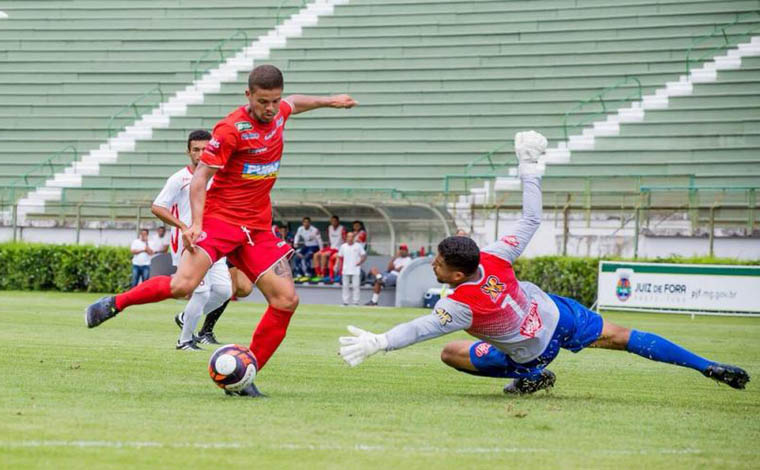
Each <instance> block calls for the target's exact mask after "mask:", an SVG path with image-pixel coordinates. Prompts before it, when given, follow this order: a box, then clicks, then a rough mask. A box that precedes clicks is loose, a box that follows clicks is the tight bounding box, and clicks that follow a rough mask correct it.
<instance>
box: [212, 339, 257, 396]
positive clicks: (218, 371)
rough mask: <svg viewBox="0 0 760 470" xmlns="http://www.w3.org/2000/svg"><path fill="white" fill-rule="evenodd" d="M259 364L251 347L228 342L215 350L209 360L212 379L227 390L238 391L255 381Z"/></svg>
mask: <svg viewBox="0 0 760 470" xmlns="http://www.w3.org/2000/svg"><path fill="white" fill-rule="evenodd" d="M257 368H258V364H257V363H256V357H255V356H254V355H253V353H252V352H251V350H250V349H248V348H246V347H245V346H241V345H239V344H226V345H224V346H222V347H221V348H219V349H217V350H216V351H214V354H212V355H211V359H209V361H208V374H209V375H210V376H211V380H213V381H214V383H215V384H216V385H217V386H219V387H220V388H223V389H225V390H229V391H230V392H238V391H240V390H242V389H243V388H245V387H246V386H247V385H248V384H250V383H251V382H253V379H254V377H256V370H257Z"/></svg>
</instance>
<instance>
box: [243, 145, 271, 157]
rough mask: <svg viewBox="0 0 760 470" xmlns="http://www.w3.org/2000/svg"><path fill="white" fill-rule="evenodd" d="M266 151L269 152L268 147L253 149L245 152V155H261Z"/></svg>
mask: <svg viewBox="0 0 760 470" xmlns="http://www.w3.org/2000/svg"><path fill="white" fill-rule="evenodd" d="M267 150H269V147H259V148H255V149H248V150H246V151H245V153H250V154H253V155H261V154H262V153H264V152H266V151H267Z"/></svg>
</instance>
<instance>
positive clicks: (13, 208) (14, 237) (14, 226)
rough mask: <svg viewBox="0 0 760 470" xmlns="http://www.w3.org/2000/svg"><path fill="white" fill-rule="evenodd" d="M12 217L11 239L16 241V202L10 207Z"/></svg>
mask: <svg viewBox="0 0 760 470" xmlns="http://www.w3.org/2000/svg"><path fill="white" fill-rule="evenodd" d="M11 211H12V214H11V215H12V218H13V241H14V242H15V241H16V228H17V227H18V202H15V203H14V204H13V207H12V208H11Z"/></svg>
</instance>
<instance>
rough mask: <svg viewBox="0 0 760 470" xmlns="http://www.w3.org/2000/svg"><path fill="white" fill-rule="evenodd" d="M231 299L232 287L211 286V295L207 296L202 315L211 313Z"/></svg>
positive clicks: (226, 285) (222, 285) (227, 285)
mask: <svg viewBox="0 0 760 470" xmlns="http://www.w3.org/2000/svg"><path fill="white" fill-rule="evenodd" d="M230 297H232V286H231V285H229V284H214V285H212V286H211V295H209V297H208V300H207V301H206V305H204V306H203V314H204V315H206V314H207V313H209V312H213V311H214V310H216V309H217V308H219V307H220V306H221V305H222V304H223V303H225V302H226V301H227V299H229V298H230Z"/></svg>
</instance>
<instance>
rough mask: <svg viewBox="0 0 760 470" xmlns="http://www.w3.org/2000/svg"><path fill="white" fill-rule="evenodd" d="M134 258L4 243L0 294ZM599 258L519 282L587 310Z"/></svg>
mask: <svg viewBox="0 0 760 470" xmlns="http://www.w3.org/2000/svg"><path fill="white" fill-rule="evenodd" d="M131 258H132V255H131V253H130V252H129V250H128V249H126V248H113V247H95V246H91V245H83V246H82V245H80V246H77V245H42V244H29V243H0V290H58V291H63V292H74V291H78V292H120V291H122V290H124V289H126V288H127V287H128V286H129V281H130V276H131V275H132V261H131ZM639 261H652V262H662V263H694V264H753V265H758V264H760V260H758V261H739V260H735V259H725V258H706V257H702V258H680V257H673V258H659V259H655V260H639ZM598 264H599V259H598V258H571V257H563V256H543V257H539V258H526V259H519V260H517V263H515V273H516V274H517V277H518V279H521V280H524V281H530V282H533V283H534V284H536V285H538V286H539V287H541V288H542V289H543V290H545V291H547V292H551V293H552V294H557V295H562V296H565V297H572V298H574V299H576V300H578V301H579V302H581V303H583V304H584V305H591V304H592V303H594V300H595V299H596V274H597V269H598Z"/></svg>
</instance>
